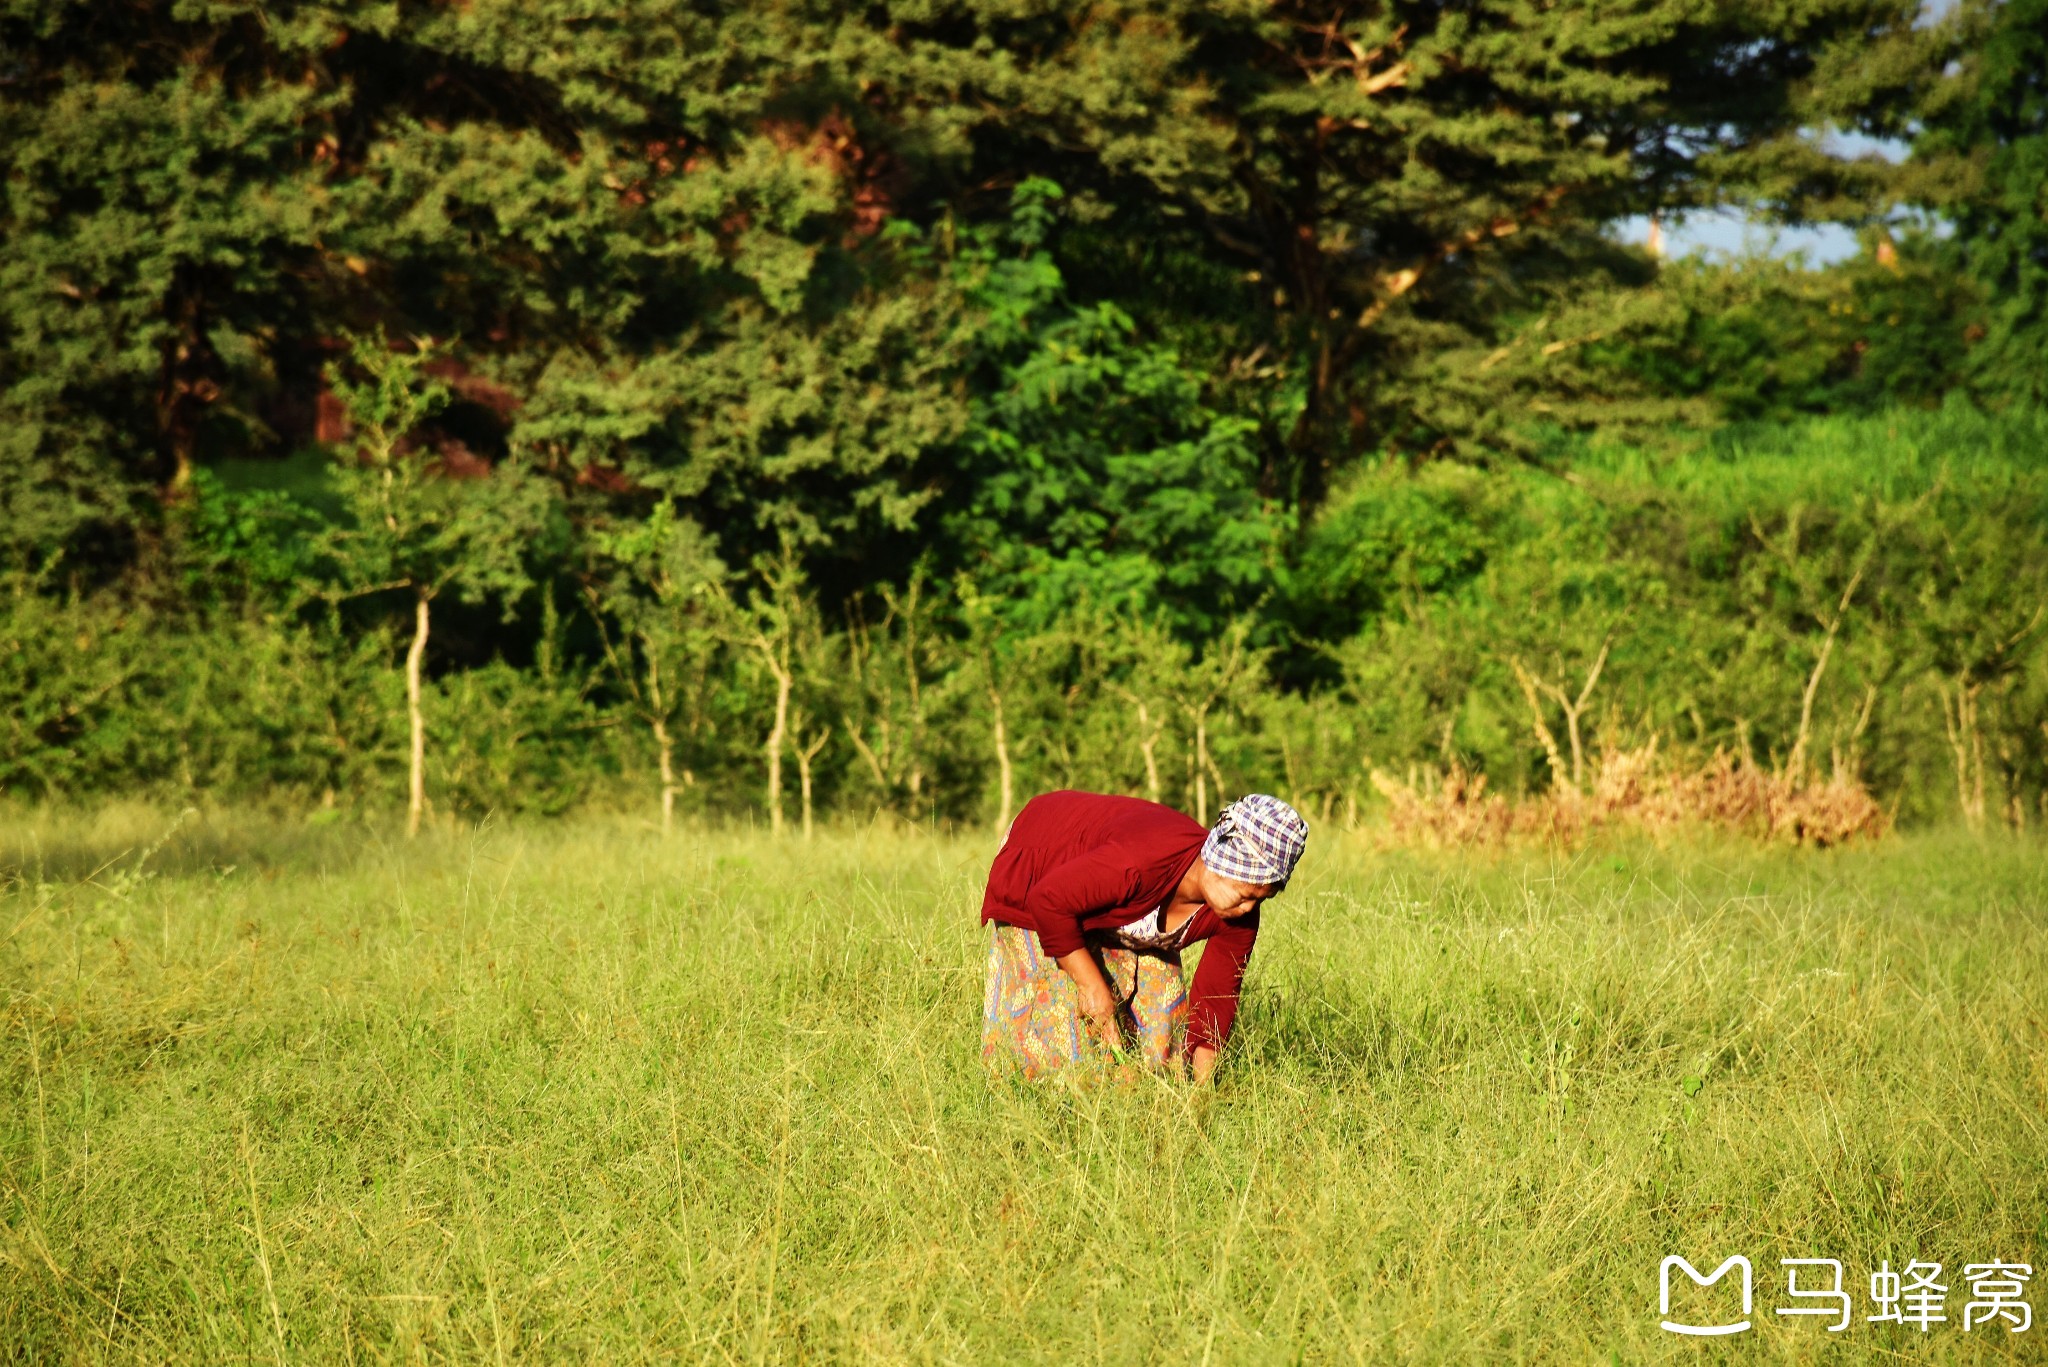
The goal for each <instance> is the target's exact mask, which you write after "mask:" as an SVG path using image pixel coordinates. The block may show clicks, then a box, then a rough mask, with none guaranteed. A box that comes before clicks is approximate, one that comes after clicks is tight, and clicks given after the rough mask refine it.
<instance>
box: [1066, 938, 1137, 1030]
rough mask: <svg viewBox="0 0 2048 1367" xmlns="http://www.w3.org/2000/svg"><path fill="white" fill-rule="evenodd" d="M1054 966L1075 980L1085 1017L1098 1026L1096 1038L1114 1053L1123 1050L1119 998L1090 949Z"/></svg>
mask: <svg viewBox="0 0 2048 1367" xmlns="http://www.w3.org/2000/svg"><path fill="white" fill-rule="evenodd" d="M1053 962H1054V963H1056V964H1058V965H1059V966H1060V968H1061V969H1062V970H1064V971H1065V973H1066V975H1067V976H1068V977H1069V978H1072V979H1073V980H1074V987H1075V989H1076V990H1077V991H1078V992H1079V994H1080V1005H1081V1014H1082V1015H1084V1016H1086V1017H1087V1018H1088V1019H1089V1021H1090V1022H1092V1023H1093V1024H1094V1026H1095V1037H1096V1038H1097V1039H1099V1040H1101V1041H1102V1042H1103V1043H1104V1044H1106V1045H1108V1046H1109V1047H1110V1048H1111V1049H1119V1048H1121V1047H1122V1045H1123V1032H1122V1030H1121V1028H1120V1027H1119V1026H1118V1025H1117V1019H1116V996H1115V994H1113V993H1112V992H1111V991H1110V990H1109V983H1108V982H1107V981H1105V980H1104V979H1103V976H1102V966H1101V965H1100V964H1098V963H1096V962H1095V956H1094V955H1093V954H1090V953H1089V952H1088V951H1087V950H1086V949H1077V950H1074V951H1072V952H1071V953H1067V954H1062V955H1060V956H1059V958H1057V959H1055V960H1053Z"/></svg>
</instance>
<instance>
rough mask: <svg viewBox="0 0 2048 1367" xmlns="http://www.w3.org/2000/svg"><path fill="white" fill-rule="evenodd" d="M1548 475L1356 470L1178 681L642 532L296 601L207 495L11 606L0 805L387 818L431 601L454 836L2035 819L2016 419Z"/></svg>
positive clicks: (986, 609)
mask: <svg viewBox="0 0 2048 1367" xmlns="http://www.w3.org/2000/svg"><path fill="white" fill-rule="evenodd" d="M1571 468H1572V474H1571V477H1570V478H1569V479H1564V478H1559V477H1557V476H1554V475H1551V474H1547V473H1541V472H1537V471H1521V472H1516V471H1499V472H1486V471H1479V470H1474V469H1471V468H1468V467H1465V466H1461V465H1456V464H1450V463H1439V464H1433V465H1430V466H1427V467H1425V468H1424V469H1423V470H1422V471H1420V472H1419V473H1411V472H1409V471H1408V470H1407V469H1406V468H1405V467H1404V466H1402V465H1400V464H1398V463H1388V464H1384V465H1381V466H1376V467H1373V468H1370V469H1366V470H1362V471H1360V472H1358V473H1357V474H1356V475H1355V476H1354V477H1353V478H1352V479H1351V480H1349V481H1348V482H1347V483H1346V484H1345V485H1344V486H1342V488H1341V489H1340V490H1339V491H1338V492H1337V494H1336V496H1335V498H1334V500H1333V503H1332V506H1331V508H1330V510H1329V512H1328V513H1327V515H1326V516H1324V517H1323V518H1322V519H1320V520H1319V521H1318V522H1317V524H1316V525H1315V527H1314V528H1313V529H1312V530H1311V531H1309V532H1308V533H1307V534H1306V536H1305V538H1304V540H1303V543H1302V545H1301V548H1300V551H1299V553H1298V554H1297V555H1296V556H1294V557H1293V558H1292V559H1291V561H1289V562H1288V563H1286V564H1284V565H1281V564H1277V563H1276V565H1275V567H1274V568H1273V572H1272V573H1271V575H1270V576H1269V577H1268V578H1267V579H1266V580H1265V581H1264V586H1263V589H1262V597H1261V598H1260V599H1259V600H1258V602H1257V603H1256V604H1255V605H1254V606H1252V607H1251V608H1249V609H1248V610H1247V611H1246V612H1244V613H1243V614H1241V615H1238V616H1235V617H1233V618H1230V619H1228V620H1226V621H1225V622H1223V623H1222V624H1221V625H1220V626H1219V627H1218V628H1217V629H1216V630H1215V631H1214V632H1213V633H1211V634H1209V635H1207V636H1206V637H1204V638H1203V639H1202V640H1201V641H1200V643H1199V644H1190V643H1189V641H1188V639H1187V637H1186V636H1185V635H1184V634H1180V633H1176V632H1175V631H1174V630H1173V629H1172V626H1171V624H1170V622H1168V621H1166V620H1164V619H1154V620H1147V619H1145V618H1142V617H1135V616H1133V615H1131V614H1130V613H1128V612H1127V611H1124V610H1122V609H1120V608H1119V607H1118V606H1117V605H1115V604H1107V603H1094V602H1090V601H1088V600H1087V599H1086V598H1085V597H1077V598H1075V599H1074V600H1073V601H1072V602H1071V603H1070V605H1069V606H1068V608H1067V610H1065V611H1064V612H1061V613H1057V614H1053V615H1050V616H1048V617H1047V618H1046V619H1044V620H1042V621H1034V622H1030V623H1019V622H1017V621H1015V620H1014V619H1012V618H1010V617H1008V616H1006V615H1005V609H1006V608H1007V607H1009V606H1011V604H1009V603H1007V602H1005V601H1001V600H996V599H992V598H990V597H989V596H988V595H987V594H985V593H984V592H983V591H982V590H981V589H980V588H979V586H978V585H977V584H976V583H975V581H974V580H973V579H972V578H971V577H968V576H960V577H956V578H953V579H949V580H937V579H934V578H932V577H930V576H928V575H927V574H926V573H925V572H924V571H923V570H921V569H914V570H913V571H912V572H911V574H910V575H909V576H908V577H907V578H906V580H905V581H904V582H903V583H902V584H901V585H890V584H886V583H885V584H882V585H880V586H876V587H872V588H866V589H859V590H856V591H852V592H838V593H835V592H831V591H830V586H827V585H823V584H819V583H816V582H814V581H812V580H809V579H807V578H806V577H805V576H804V575H803V573H802V572H801V567H800V565H799V564H798V563H797V561H796V560H795V558H794V557H793V556H792V557H789V558H786V559H785V558H781V557H769V558H766V559H764V560H763V561H762V562H760V564H759V565H758V566H756V567H754V568H753V569H751V570H748V571H744V572H737V571H736V572H732V573H730V574H720V573H719V572H718V570H717V568H716V567H715V566H713V565H712V564H711V563H710V562H709V561H707V560H706V559H705V558H704V551H703V541H702V539H701V536H700V535H699V534H698V533H696V532H695V531H694V529H689V528H687V527H685V526H683V525H682V524H675V523H661V522H658V521H657V522H656V523H655V524H654V525H653V526H651V527H648V528H643V529H642V531H641V532H639V533H636V535H635V538H630V539H620V540H614V541H612V542H609V543H606V544H605V545H603V546H601V547H584V548H583V550H582V558H581V559H576V558H562V559H558V560H556V561H555V562H554V563H553V565H552V566H551V572H549V573H546V574H544V575H542V576H540V577H538V578H535V579H533V580H532V581H530V582H529V584H528V585H527V587H526V590H525V593H524V594H523V596H520V597H518V598H509V597H505V598H499V597H490V598H486V599H485V600H484V601H481V602H479V603H476V604H473V605H465V604H463V603H462V602H461V600H460V599H459V597H457V596H456V595H455V594H453V593H452V592H451V593H450V594H449V596H448V599H447V601H446V602H445V603H443V602H442V600H441V599H439V598H436V599H433V600H424V599H419V598H417V597H416V596H415V595H414V594H413V593H412V592H411V591H410V590H408V589H406V588H403V587H400V588H389V589H383V590H381V591H379V592H377V593H372V594H367V595H365V596H363V597H360V598H355V599H348V598H345V597H341V596H336V595H330V596H328V597H319V596H307V593H306V589H305V587H304V584H305V581H302V580H300V579H298V578H296V577H295V575H294V574H293V573H292V572H290V568H289V567H290V564H291V560H292V557H293V556H294V555H295V554H298V553H299V552H298V551H297V550H295V549H294V548H297V547H303V546H304V545H305V544H306V541H305V539H304V531H303V524H302V521H301V519H303V518H305V517H306V516H307V515H306V514H305V513H304V512H303V511H302V510H301V506H300V505H297V504H296V503H294V502H291V501H289V500H287V499H286V498H284V497H283V496H278V495H274V494H234V493H230V492H229V491H228V490H227V489H226V488H225V487H224V486H222V485H220V484H218V483H214V482H204V483H202V486H201V489H200V492H199V494H198V496H197V497H196V498H195V499H194V500H193V501H192V502H191V503H189V504H187V505H184V511H183V512H182V513H181V515H180V516H179V517H178V518H176V519H175V520H174V521H173V522H172V524H171V527H172V532H171V534H170V535H169V537H168V538H167V542H166V545H165V546H164V548H163V549H162V551H161V555H162V557H163V559H164V561H165V563H167V564H169V565H173V566H175V567H176V572H175V575H174V576H172V577H168V578H166V580H165V581H164V583H163V594H162V597H161V598H160V599H157V600H152V599H151V598H150V597H148V596H125V597H124V596H116V595H111V594H104V593H90V592H85V591H82V590H81V591H78V592H68V591H66V590H65V589H64V587H63V581H62V576H61V574H57V575H54V576H52V577H45V578H43V579H41V580H37V579H34V578H30V577H20V576H18V577H16V578H15V579H14V580H12V581H11V582H10V584H9V587H8V589H7V594H6V597H5V599H4V600H0V639H4V640H5V641H6V642H7V647H6V651H5V653H4V654H0V669H4V670H5V675H4V677H0V688H4V689H5V691H6V693H7V695H8V696H9V697H11V698H14V699H16V700H17V701H16V703H15V705H14V706H13V707H12V708H11V716H10V725H9V730H8V732H7V733H6V736H5V738H4V747H0V784H4V786H5V787H6V789H7V790H8V791H9V792H12V793H14V794H16V795H18V796H21V797H27V798H57V799H64V798H77V797H85V796H88V795H106V794H144V795H151V796H159V795H161V796H170V797H179V796H186V795H192V794H210V795H213V796H215V797H216V798H222V799H241V800H252V799H253V800H262V799H265V798H274V799H279V800H284V801H287V802H290V803H293V804H303V805H307V806H317V805H321V804H330V805H338V806H339V807H341V808H343V809H345V810H363V809H368V810H370V811H373V812H374V811H379V810H381V811H387V812H389V811H396V810H398V809H399V808H400V807H401V806H402V805H403V804H404V802H405V800H406V792H407V785H408V773H409V769H410V765H409V762H408V756H409V752H410V747H411V738H410V734H409V725H408V702H407V668H406V666H407V657H408V646H409V645H410V644H412V642H413V641H414V640H415V637H414V627H415V626H416V625H417V624H418V622H419V620H420V618H419V616H418V615H416V614H415V613H414V612H413V611H412V610H411V606H408V605H417V604H420V603H428V602H430V603H431V606H432V610H433V617H432V621H433V623H434V626H433V635H432V636H431V637H430V638H428V639H429V640H430V641H431V643H432V644H433V651H432V654H431V655H430V656H429V659H430V661H431V663H432V667H431V668H428V669H425V670H423V671H422V672H421V677H420V681H419V689H420V693H419V703H418V711H419V715H420V717H421V719H422V723H423V727H424V730H423V735H422V754H423V759H424V765H423V770H422V781H423V783H424V791H425V797H426V799H427V800H428V803H429V804H430V810H435V809H437V810H440V811H453V812H458V813H462V814H465V815H469V816H475V815H479V814H481V813H483V812H486V811H493V810H495V811H499V812H521V811H524V812H556V811H561V810H563V809H565V808H568V807H571V806H574V805H577V804H581V803H590V802H596V803H600V804H603V805H606V806H612V807H620V806H626V807H638V808H640V809H642V810H644V811H645V812H646V814H647V816H648V819H649V820H657V819H659V817H658V815H657V814H658V813H659V812H660V811H662V810H663V809H664V807H667V808H672V809H673V810H675V811H677V812H680V813H683V814H688V815H693V816H698V817H705V818H709V819H712V820H736V819H737V820H753V819H758V820H763V821H782V822H787V823H789V824H790V825H791V826H795V825H796V824H797V823H799V822H802V821H803V820H805V819H806V818H807V816H808V815H809V814H810V813H812V812H813V811H815V812H817V813H820V814H823V813H832V814H839V815H853V816H856V817H861V818H866V817H870V816H872V815H873V814H875V813H876V812H877V811H882V812H890V813H895V814H897V815H899V816H901V817H903V818H905V819H910V820H916V821H925V820H931V819H935V818H936V819H942V820H966V821H994V820H996V819H998V818H999V817H1000V816H1001V814H1002V812H1003V811H1005V810H1014V808H1015V806H1016V804H1018V803H1020V802H1021V801H1022V800H1023V798H1024V797H1026V796H1028V795H1029V794H1031V793H1032V792H1036V791H1039V790H1041V789H1044V788H1050V787H1056V786H1066V785H1073V786H1081V787H1089V788H1107V789H1115V790H1120V791H1127V792H1133V793H1141V794H1148V795H1153V796H1157V797H1159V798H1161V799H1163V800H1166V801H1169V802H1173V803H1176V804H1179V805H1182V806H1184V807H1186V808H1187V809H1189V810H1192V811H1198V812H1200V811H1204V810H1206V811H1208V812H1213V811H1215V810H1216V809H1217V807H1218V806H1219V805H1220V803H1221V801H1223V800H1225V799H1227V798H1228V797H1230V796H1235V795H1236V794H1237V793H1239V792H1241V791H1244V790H1246V789H1251V788H1261V789H1272V790H1276V791H1281V792H1284V793H1287V794H1290V795H1292V796H1293V797H1295V798H1296V799H1298V800H1299V801H1300V802H1302V803H1303V804H1304V805H1305V809H1306V810H1307V811H1308V812H1309V813H1310V816H1311V819H1312V820H1317V821H1329V820H1331V819H1333V818H1336V819H1354V818H1356V817H1358V815H1359V812H1360V809H1361V805H1363V806H1364V807H1365V808H1366V810H1367V811H1368V812H1369V811H1370V809H1371V807H1372V805H1373V804H1374V803H1375V802H1376V801H1377V799H1376V797H1375V793H1374V782H1373V776H1374V773H1375V771H1378V772H1379V773H1380V774H1381V775H1382V777H1387V776H1391V777H1393V778H1394V779H1396V780H1398V781H1400V782H1401V783H1403V784H1408V785H1415V784H1417V783H1418V775H1420V776H1421V779H1420V780H1419V781H1420V782H1421V783H1423V784H1426V783H1427V782H1428V779H1429V776H1431V775H1435V774H1439V773H1443V772H1446V771H1450V770H1452V769H1454V768H1459V769H1464V770H1467V771H1476V772H1479V773H1484V774H1485V775H1487V776H1488V778H1489V780H1490V781H1491V783H1492V784H1493V787H1494V790H1495V791H1505V792H1508V793H1514V792H1518V791H1520V792H1535V791H1541V790H1545V789H1549V788H1552V787H1558V788H1570V789H1581V788H1589V787H1590V785H1591V783H1592V782H1593V776H1594V774H1595V773H1596V772H1597V770H1598V768H1599V765H1600V760H1601V757H1602V756H1603V755H1604V754H1607V753H1610V752H1613V751H1616V750H1640V749H1642V748H1643V747H1645V746H1648V745H1651V744H1655V745H1657V746H1658V747H1660V751H1661V753H1662V754H1663V755H1664V756H1665V757H1667V758H1668V759H1669V760H1670V762H1672V763H1676V764H1687V765H1697V764H1700V763H1704V762H1705V761H1706V760H1707V759H1709V758H1710V757H1711V756H1712V755H1713V754H1714V753H1715V752H1717V751H1719V752H1722V753H1723V754H1725V755H1726V756H1728V757H1730V758H1731V759H1734V760H1736V761H1737V762H1742V763H1749V764H1753V765H1755V766H1757V767H1759V768H1762V769H1765V770H1768V771H1769V772H1771V773H1772V774H1775V775H1779V776H1783V777H1785V778H1787V779H1788V780H1789V781H1790V782H1791V783H1792V784H1793V785H1794V786H1796V785H1798V784H1800V783H1812V782H1818V781H1820V780H1822V779H1824V778H1827V777H1830V776H1833V775H1837V774H1849V775H1853V776H1855V777H1856V778H1858V779H1860V780H1861V781H1864V782H1867V783H1868V784H1869V785H1870V787H1871V789H1872V790H1873V791H1874V792H1875V793H1876V794H1877V796H1878V798H1879V800H1880V801H1881V802H1883V803H1884V804H1885V805H1886V806H1887V807H1888V808H1890V809H1891V810H1893V811H1894V812H1895V813H1896V814H1897V815H1898V816H1899V817H1901V818H1902V819H1909V820H1911V819H1918V820H1928V819H1954V818H1956V817H1957V816H1961V817H1963V818H1965V819H1967V820H1969V821H1971V822H1974V823H1982V822H1991V823H1997V822H2001V821H2003V822H2010V823H2013V824H2016V825H2029V824H2031V823H2033V822H2035V821H2038V820H2041V819H2042V817H2043V811H2042V802H2043V795H2044V792H2048V765H2044V755H2048V623H2044V621H2043V611H2044V605H2048V536H2044V534H2043V533H2044V530H2048V420H2044V419H2043V418H2041V417H2039V416H2032V417H2027V418H2024V419H2022V418H2018V417H2011V416H2009V417H2007V418H2005V419H2002V420H1990V419H1986V418H1984V417H1982V416H1981V415H1979V414H1976V413H1975V412H1974V411H1972V410H1969V409H1967V408H1965V407H1962V406H1953V407H1951V408H1948V409H1944V410H1941V411H1938V412H1935V413H1931V414H1930V413H1922V412H1915V411H1900V412H1895V413H1891V414H1881V415H1875V416H1870V417H1866V418H1861V419H1842V418H1834V419H1815V420H1808V421H1805V422H1802V423H1797V424H1792V425H1787V426H1783V427H1775V428H1770V429H1762V430H1760V431H1759V432H1757V433H1756V434H1754V435H1751V436H1749V437H1744V436H1742V435H1741V433H1740V430H1739V429H1731V430H1730V431H1729V432H1727V433H1724V434H1723V435H1722V436H1721V437H1720V438H1718V439H1716V440H1715V441H1712V442H1709V443H1708V444H1706V445H1705V447H1704V448H1703V449H1700V450H1697V451H1695V452H1693V453H1691V454H1690V455H1687V456H1683V457H1673V456H1670V455H1669V454H1664V453H1649V454H1646V453H1643V452H1641V451H1639V450H1635V449H1606V450H1602V449H1597V448H1594V449H1586V450H1582V451H1581V452H1579V453H1578V459H1576V460H1575V461H1574V462H1573V463H1572V467H1571ZM294 529H297V531H294ZM526 549H527V551H528V553H529V554H532V553H536V552H535V548H531V547H529V548H526ZM250 566H258V567H263V566H269V567H271V568H272V569H273V570H274V571H276V573H275V574H274V575H273V577H271V578H269V579H267V580H265V579H260V578H255V579H252V577H251V576H250V574H249V567H250ZM401 608H403V609H404V610H401ZM507 610H511V611H513V612H514V613H516V616H515V617H514V618H513V619H511V620H509V621H508V620H507V619H506V618H505V616H504V615H503V614H504V613H505V612H506V611H507Z"/></svg>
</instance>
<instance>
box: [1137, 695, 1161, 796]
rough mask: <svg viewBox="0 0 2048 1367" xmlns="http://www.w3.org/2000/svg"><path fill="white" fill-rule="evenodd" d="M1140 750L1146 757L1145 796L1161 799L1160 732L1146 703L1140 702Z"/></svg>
mask: <svg viewBox="0 0 2048 1367" xmlns="http://www.w3.org/2000/svg"><path fill="white" fill-rule="evenodd" d="M1138 734H1139V735H1140V736H1141V737H1143V739H1141V740H1140V741H1139V742H1138V751H1139V753H1140V754H1142V755H1144V757H1145V796H1147V797H1149V798H1151V799H1152V800H1153V801H1154V802H1157V801H1158V800H1159V733H1158V732H1157V731H1155V730H1154V729H1153V728H1152V718H1151V715H1150V714H1149V712H1148V710H1147V708H1146V706H1145V704H1144V703H1142V702H1140V703H1139V704H1138Z"/></svg>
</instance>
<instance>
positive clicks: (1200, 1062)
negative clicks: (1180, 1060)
mask: <svg viewBox="0 0 2048 1367" xmlns="http://www.w3.org/2000/svg"><path fill="white" fill-rule="evenodd" d="M1188 1063H1189V1065H1190V1067H1191V1068H1192V1070H1193V1072H1194V1075H1195V1085H1196V1086H1197V1087H1206V1086H1208V1084H1209V1079H1210V1078H1212V1077H1214V1076H1215V1075H1216V1051H1215V1050H1214V1049H1211V1048H1209V1047H1208V1046H1207V1045H1205V1044H1198V1045H1196V1046H1195V1049H1194V1052H1193V1053H1192V1054H1190V1055H1189V1057H1188Z"/></svg>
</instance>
